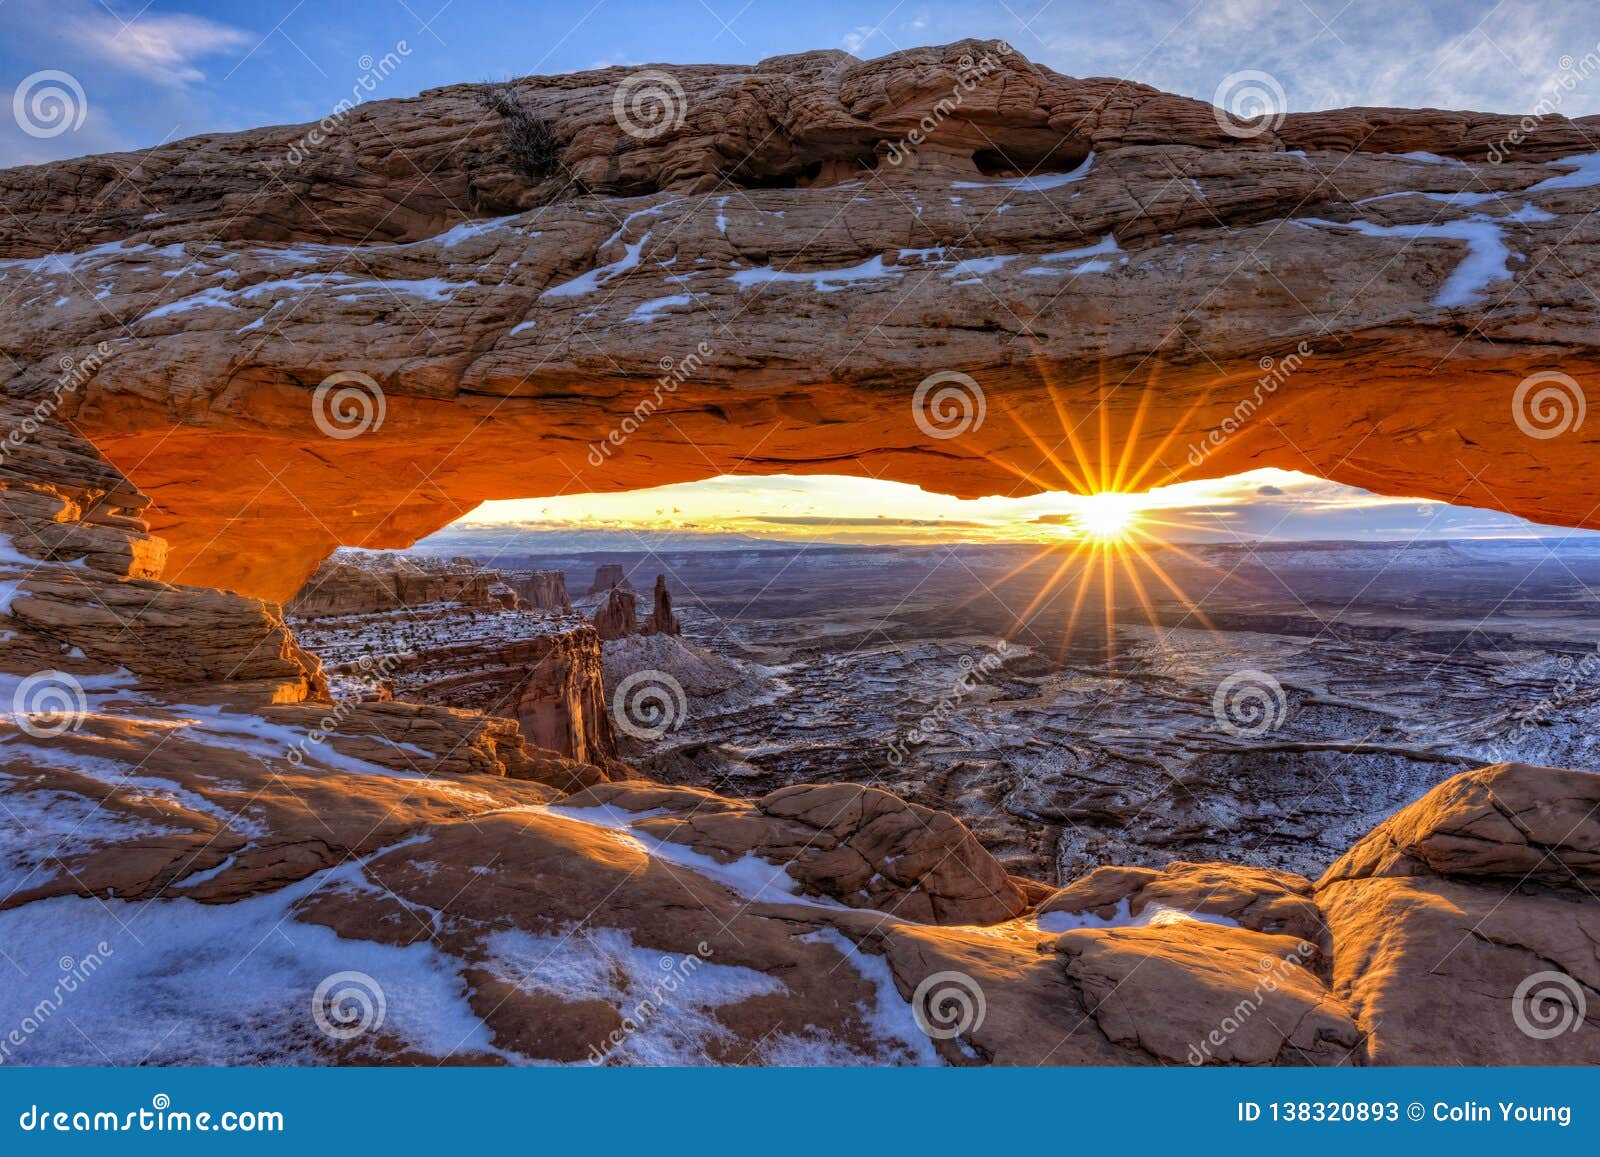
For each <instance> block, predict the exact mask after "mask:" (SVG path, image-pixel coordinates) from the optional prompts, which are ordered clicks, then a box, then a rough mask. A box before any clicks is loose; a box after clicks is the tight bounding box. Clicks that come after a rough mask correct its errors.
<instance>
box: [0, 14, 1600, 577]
mask: <svg viewBox="0 0 1600 1157" xmlns="http://www.w3.org/2000/svg"><path fill="white" fill-rule="evenodd" d="M669 71H670V72H672V73H673V75H674V76H675V77H676V80H677V82H678V84H679V85H680V86H681V88H682V89H683V93H684V96H683V108H682V110H683V118H682V123H681V125H679V126H678V127H677V128H676V129H674V130H672V131H670V132H668V133H666V134H664V135H662V136H660V137H657V138H653V139H649V140H640V139H635V138H633V137H630V136H629V135H628V134H627V133H626V132H624V131H623V129H622V128H621V127H619V125H618V123H617V121H616V118H615V116H614V114H613V111H612V109H611V106H610V94H611V93H612V91H613V90H614V88H615V86H616V83H617V81H618V79H619V76H620V74H619V73H618V72H616V71H615V70H607V71H603V72H598V73H586V74H580V75H577V76H571V77H562V78H530V79H528V80H524V81H521V82H519V83H518V89H519V91H520V93H521V95H522V98H523V99H524V100H525V101H526V102H527V103H528V104H529V106H530V107H532V108H535V109H536V110H537V111H538V113H539V115H542V116H544V117H546V118H547V119H548V120H549V121H550V122H551V124H552V125H553V127H554V128H555V130H556V132H557V135H558V136H559V138H560V139H561V140H562V141H563V145H564V153H563V157H562V165H563V169H562V173H561V175H560V176H558V177H556V178H552V179H551V180H547V181H542V182H541V181H536V180H534V179H533V178H530V177H527V176H525V175H523V174H522V173H520V172H519V171H518V170H517V169H516V167H515V165H514V163H513V160H514V159H512V158H508V157H507V156H506V155H505V149H504V143H503V132H502V130H501V128H500V126H499V124H498V121H497V119H496V116H495V115H494V114H492V113H489V112H487V111H486V109H485V107H484V105H483V102H482V100H481V96H480V93H479V91H478V86H470V85H465V86H455V87H452V88H447V89H440V90H435V91H433V92H430V93H426V94H424V95H422V96H420V97H417V98H415V99H412V100H403V101H380V102H373V103H371V104H368V105H364V106H361V107H360V108H359V109H357V110H355V111H354V112H352V113H351V114H349V116H348V117H346V118H345V119H344V120H343V121H342V122H341V123H340V124H339V125H338V126H337V131H336V132H334V133H332V134H331V135H330V137H329V140H328V142H327V144H326V145H325V147H324V148H322V149H321V150H301V153H300V154H293V152H292V151H293V150H294V149H295V148H296V146H297V142H300V140H301V138H302V137H303V136H304V135H305V133H306V131H307V127H306V126H301V127H300V128H279V129H263V130H253V131H250V132H245V133H239V134H231V135H227V136H212V137H203V138H197V139H195V140H192V141H185V142H179V143H177V144H174V145H169V146H165V147H163V148H161V149H157V150H154V151H152V152H151V153H148V154H143V155H141V156H138V157H134V156H131V155H112V156H106V157H93V158H86V159H84V160H81V161H73V162H65V163H61V164H57V165H52V166H43V167H35V168H23V169H15V170H10V171H7V172H4V173H0V204H3V205H4V206H5V207H6V209H7V213H6V214H5V216H4V217H3V219H0V253H4V254H5V255H6V260H5V261H4V264H0V278H3V280H0V293H3V294H5V295H6V297H7V298H8V299H9V300H10V301H11V302H12V304H13V308H12V309H11V311H10V312H9V313H8V315H7V318H6V320H5V321H4V322H3V323H0V345H3V347H4V349H5V352H6V353H7V355H8V356H7V359H6V360H5V361H4V363H0V380H3V383H4V387H5V389H6V392H7V393H8V394H10V395H11V396H14V397H20V398H28V399H50V398H52V397H55V396H59V397H60V398H61V406H60V411H61V413H62V415H63V416H65V417H68V418H70V420H71V421H72V423H73V424H74V426H75V428H76V429H77V430H79V431H80V432H82V433H84V434H86V435H87V436H88V437H89V438H91V439H92V440H93V441H94V443H95V445H96V446H97V447H98V448H99V449H100V450H101V451H102V452H103V453H104V454H105V455H106V456H107V458H108V459H109V460H110V461H111V462H113V463H114V464H116V465H117V466H118V467H119V468H120V469H122V470H123V471H124V472H125V473H126V474H127V476H128V477H129V478H130V479H131V480H132V482H133V483H134V484H135V485H137V486H138V487H139V488H141V489H142V490H143V491H144V492H146V493H147V494H149V495H150V496H151V498H152V499H153V503H152V506H151V508H150V511H149V514H148V517H149V520H150V523H151V526H152V529H153V530H154V531H155V532H156V533H158V534H160V535H161V536H162V537H164V538H166V539H167V540H168V542H169V544H170V551H171V555H170V565H169V569H168V575H169V577H170V578H172V579H175V580H176V581H180V582H187V583H195V584H200V585H213V586H221V587H226V588H231V589H234V590H238V591H241V592H245V593H250V594H255V595H260V596H264V597H270V598H277V599H282V598H285V597H287V596H288V595H289V594H290V593H292V591H293V590H294V589H295V587H296V586H297V584H298V583H299V581H300V580H301V579H302V578H303V577H304V576H305V575H306V574H307V573H309V571H310V569H311V568H312V567H313V566H314V565H315V564H316V562H317V561H318V560H319V559H320V558H321V557H323V556H325V555H326V554H327V553H328V552H329V551H330V550H331V549H332V548H333V547H334V546H335V545H338V544H340V543H346V544H358V545H366V546H384V547H397V546H404V545H407V544H409V543H410V542H411V541H413V540H414V539H415V538H417V537H418V536H420V535H423V534H425V533H428V532H430V531H432V530H434V529H436V528H438V527H439V526H441V525H443V524H445V523H447V522H449V521H451V520H453V519H455V518H457V517H459V516H460V515H461V514H463V513H465V512H466V511H467V510H470V509H471V507H472V506H473V505H475V504H476V503H477V502H479V501H482V500H484V499H489V498H507V497H528V496H537V495H541V494H552V493H560V492H571V491H572V490H574V489H594V490H618V489H629V488H636V487H640V486H644V485H654V484H659V483H662V482H670V481H684V480H690V479H695V478H702V477H707V476H710V475H713V474H717V473H724V472H739V471H743V472H764V473H772V472H780V471H782V472H793V473H807V472H833V473H841V472H842V473H851V472H856V473H869V474H872V475H875V476H881V477H888V478H892V479H898V480H902V481H907V482H914V483H918V484H921V485H924V486H927V487H930V488H932V489H936V490H941V491H944V492H948V493H954V494H959V495H966V496H974V495H979V494H993V493H1012V492H1015V493H1028V492H1032V491H1036V490H1039V489H1052V488H1069V489H1076V488H1084V487H1088V488H1100V487H1103V486H1105V485H1107V484H1110V483H1114V482H1115V483H1118V484H1120V485H1123V486H1128V485H1139V486H1148V485H1151V484H1154V483H1156V482H1159V481H1163V480H1168V479H1170V478H1172V477H1200V476H1214V475H1221V474H1228V473H1233V472H1236V471H1239V470H1242V469H1247V468H1251V467H1255V466H1264V465H1276V466H1282V467H1286V468H1291V469H1300V470H1307V471H1310V472H1314V473H1318V474H1321V475H1324V476H1326V477H1329V478H1332V479H1335V480H1338V481H1343V482H1350V483H1354V484H1356V485H1360V486H1364V487H1368V488H1371V489H1374V490H1379V491H1384V492H1389V493H1396V494H1407V495H1416V496H1422V497H1432V498H1439V499H1444V500H1447V501H1459V502H1464V503H1470V504H1473V505H1480V506H1489V507H1497V508H1500V509H1505V510H1508V511H1512V512H1514V513H1517V514H1521V515H1525V516H1528V517H1532V518H1536V519H1540V520H1543V521H1547V522H1556V523H1564V524H1567V525H1573V526H1593V525H1596V511H1595V507H1596V505H1597V504H1600V487H1597V484H1596V483H1595V481H1594V474H1593V471H1592V470H1591V469H1589V467H1590V466H1592V463H1593V461H1594V449H1595V445H1596V435H1595V434H1594V430H1595V429H1596V427H1595V426H1594V425H1593V424H1592V423H1591V424H1589V425H1588V426H1587V427H1585V426H1583V425H1577V424H1575V421H1576V417H1577V413H1576V411H1575V410H1572V409H1569V410H1568V411H1567V412H1566V413H1565V415H1563V413H1561V412H1560V411H1553V412H1551V414H1548V415H1546V416H1547V417H1548V420H1549V423H1550V424H1551V425H1557V424H1559V425H1562V428H1563V430H1564V432H1562V433H1560V434H1559V435H1558V436H1553V437H1536V436H1530V435H1529V434H1528V433H1527V432H1525V430H1526V428H1527V427H1528V425H1529V423H1527V422H1524V423H1523V424H1522V425H1519V423H1518V420H1517V417H1518V415H1517V413H1516V412H1515V409H1514V402H1513V400H1514V398H1515V397H1516V393H1517V389H1518V386H1519V384H1520V383H1521V382H1522V381H1523V380H1524V379H1526V378H1527V377H1528V376H1529V375H1530V374H1533V373H1538V372H1544V373H1548V374H1561V375H1565V377H1564V378H1563V379H1552V380H1557V381H1559V382H1563V383H1565V382H1570V383H1572V386H1571V387H1570V388H1569V387H1568V386H1566V385H1564V384H1563V385H1561V386H1560V387H1559V388H1560V390H1562V391H1565V392H1564V393H1563V394H1562V396H1563V397H1566V398H1567V400H1568V401H1569V403H1570V405H1572V406H1576V405H1580V404H1581V403H1582V402H1583V401H1584V400H1585V399H1584V398H1583V396H1582V389H1583V384H1584V383H1585V382H1587V381H1589V380H1592V378H1593V376H1594V369H1595V367H1596V361H1597V358H1596V335H1597V330H1596V327H1595V325H1594V298H1593V295H1592V293H1591V292H1590V291H1589V290H1588V289H1587V288H1586V287H1585V284H1584V282H1585V279H1586V277H1588V276H1589V275H1590V274H1591V273H1592V271H1593V268H1594V265H1595V258H1594V256H1593V252H1594V245H1595V241H1596V238H1597V235H1600V225H1597V224H1596V223H1595V221H1596V218H1595V217H1594V214H1593V210H1594V208H1595V202H1596V199H1597V196H1600V194H1597V193H1596V185H1595V184H1593V183H1591V182H1590V177H1589V176H1588V174H1589V172H1590V170H1589V169H1588V168H1585V167H1584V166H1585V164H1587V162H1585V161H1584V160H1583V159H1582V157H1581V154H1586V153H1588V152H1590V151H1592V145H1591V144H1590V142H1589V137H1590V135H1591V134H1592V132H1593V127H1594V126H1593V125H1592V124H1591V123H1590V122H1592V121H1593V120H1594V119H1595V118H1589V119H1588V120H1585V121H1571V122H1569V121H1565V120H1563V119H1561V118H1548V119H1547V120H1545V121H1544V122H1541V123H1540V124H1539V125H1538V126H1537V131H1536V132H1533V133H1531V134H1527V133H1525V134H1523V135H1524V136H1525V138H1526V139H1525V140H1524V142H1523V143H1522V144H1521V145H1520V146H1518V147H1517V148H1515V149H1511V150H1509V154H1508V156H1506V157H1505V159H1503V160H1500V158H1501V154H1502V153H1506V152H1507V150H1506V148H1505V142H1506V141H1507V140H1508V139H1510V138H1511V137H1512V136H1513V134H1515V133H1517V131H1518V122H1517V121H1516V120H1515V119H1513V118H1507V117H1495V116H1484V115H1479V114H1468V113H1444V112H1438V111H1432V110H1422V111H1414V110H1374V109H1353V110H1342V111H1339V112H1332V113H1318V114H1301V115H1294V116H1289V117H1287V118H1284V119H1283V120H1282V122H1281V123H1280V124H1278V125H1277V126H1276V127H1275V128H1271V127H1266V126H1262V127H1261V131H1258V132H1257V131H1253V130H1252V133H1251V134H1250V135H1243V136H1240V135H1233V134H1230V133H1229V132H1227V131H1224V128H1223V126H1222V125H1221V124H1220V123H1219V122H1218V120H1217V118H1216V116H1215V115H1214V113H1213V110H1211V109H1210V108H1209V106H1207V105H1205V104H1204V103H1202V102H1197V101H1193V100H1188V99H1186V98H1181V97H1176V96H1171V95H1168V94H1163V93H1159V92H1156V91H1155V90H1152V89H1149V88H1147V87H1144V86H1140V85H1133V84H1128V83H1126V82H1120V81H1110V80H1077V79H1073V78H1069V77H1064V76H1060V75H1057V74H1055V73H1053V72H1050V71H1049V70H1048V69H1044V68H1042V67H1040V66H1037V65H1034V64H1031V63H1030V62H1028V61H1026V60H1024V59H1023V58H1022V57H1021V56H1020V55H1019V54H1017V53H1015V52H1013V51H1010V50H1008V49H1005V48H1004V46H1001V45H998V44H997V43H985V42H976V41H971V42H964V43H962V44H957V45H951V46H947V47H945V48H930V49H919V50H915V51H912V52H905V53H897V54H894V55H892V56H888V57H884V58H881V59H879V60H874V61H867V62H862V61H857V60H855V59H854V58H852V57H849V56H847V55H846V54H843V53H838V52H822V53H810V54H804V55H801V56H797V57H785V58H781V59H777V60H773V61H767V62H763V63H762V64H760V65H757V66H754V67H751V68H736V67H703V68H678V69H672V70H669ZM969 82H970V83H969ZM954 92H959V93H960V94H961V100H960V103H959V105H958V106H957V107H955V108H954V109H953V110H951V109H949V108H948V105H949V97H950V94H952V93H954ZM941 101H943V102H945V106H946V112H945V115H943V117H942V119H939V118H935V121H934V122H929V121H928V120H927V119H926V118H929V117H930V116H931V115H932V114H933V113H934V112H936V111H937V110H938V109H939V108H940V107H941V104H940V102H941ZM927 123H935V126H936V127H934V128H933V129H932V130H931V131H929V132H928V133H927V134H926V136H927V140H926V142H925V143H924V144H923V145H922V146H921V147H920V148H908V147H903V146H904V145H905V139H906V137H907V134H910V133H913V132H915V131H917V129H918V126H919V124H927ZM779 142H781V144H780V143H779ZM1049 142H1053V144H1050V143H1049ZM891 146H893V149H891ZM866 153H871V154H872V155H873V156H874V157H875V158H876V159H877V164H876V167H874V168H872V169H870V170H868V169H866V168H864V167H860V168H858V169H856V170H854V172H855V173H856V174H857V175H856V176H854V177H852V176H851V173H852V170H850V168H849V164H850V163H855V164H858V165H859V164H860V161H861V157H862V156H863V155H865V154H866ZM892 153H898V154H899V155H900V156H901V161H900V163H898V164H896V163H892V160H891V159H888V158H890V156H891V154H892ZM293 155H300V156H301V157H302V159H301V160H300V161H299V163H298V164H293V163H290V160H291V158H292V156H293ZM996 157H1000V158H1006V157H1011V158H1012V159H1013V160H1014V161H1015V164H1016V166H1017V168H1018V169H1019V170H1021V171H1023V172H1033V173H1035V176H1034V177H1033V178H1032V179H1031V180H1030V179H1028V178H1025V177H1010V178H1008V177H1005V176H996V175H995V172H996V165H997V164H999V163H1000V162H997V160H996ZM975 158H976V159H975ZM1079 158H1087V159H1085V160H1080V159H1079ZM1574 158H1575V159H1574ZM1496 160H1500V163H1494V162H1495V161H1496ZM813 170H814V171H813ZM1062 170H1067V171H1062ZM785 174H788V176H785ZM795 174H798V176H796V175H795ZM791 178H792V179H791ZM668 359H670V368H664V366H665V365H666V363H667V360H668ZM63 367H69V368H66V369H63ZM936 371H955V372H959V373H961V374H964V375H967V377H969V378H970V379H971V380H972V381H974V382H976V383H977V384H978V386H979V388H981V390H982V392H983V398H984V402H985V407H986V410H985V415H984V419H983V422H982V424H981V425H975V426H973V427H972V428H970V429H968V430H966V432H965V433H963V434H961V435H960V436H959V437H951V438H941V437H930V436H929V434H928V433H927V432H926V431H925V430H924V429H923V428H920V427H919V425H918V424H917V423H916V422H915V421H914V420H913V418H914V415H913V413H912V404H911V400H912V397H913V394H914V391H915V389H916V387H917V385H918V383H919V382H921V381H922V380H923V379H924V378H926V377H927V376H928V375H929V374H930V373H933V372H936ZM340 373H344V374H351V373H354V374H359V375H364V376H365V379H366V380H370V381H371V382H372V383H374V384H375V388H376V389H377V390H381V392H382V402H383V415H382V422H381V424H376V423H374V424H372V426H371V428H369V429H367V430H366V432H364V433H362V434H360V436H358V437H350V438H342V437H330V436H328V434H327V433H326V432H325V430H324V428H321V427H319V426H318V424H317V422H316V421H315V420H314V419H315V416H316V415H315V409H316V406H315V405H314V398H315V391H316V388H317V386H318V385H319V383H321V382H323V381H324V380H326V379H327V378H328V377H329V376H330V375H334V374H340ZM80 378H81V380H78V379H80ZM64 380H66V381H70V383H71V384H70V386H69V388H67V389H66V390H65V391H63V389H62V384H63V381H64ZM1269 381H1270V387H1269V388H1264V386H1263V383H1264V382H1269ZM1573 389H1575V390H1576V391H1577V393H1576V394H1575V395H1574V394H1573V393H1572V390H1573ZM1526 401H1527V399H1526V398H1525V399H1524V402H1526ZM635 426H636V427H637V428H634V427H635ZM624 429H626V430H628V431H629V432H628V433H627V435H626V437H625V438H624V439H622V440H621V441H620V442H617V440H616V439H615V438H613V440H612V442H611V443H607V438H608V436H609V435H612V434H613V432H614V431H622V430H624ZM337 432H338V433H341V434H342V433H346V432H348V431H347V430H346V429H340V430H338V431H337ZM939 432H940V433H943V432H944V431H942V430H941V431H939ZM1549 432H1550V429H1549V428H1548V427H1547V428H1543V429H1536V430H1535V433H1536V434H1548V433H1549ZM1224 433H1226V434H1227V436H1226V437H1222V434H1224ZM1135 435H1136V436H1135ZM1073 437H1075V438H1076V439H1077V440H1078V442H1079V443H1080V451H1081V453H1078V452H1074V449H1073V446H1072V438H1073ZM596 447H599V449H598V450H597V449H596ZM1082 456H1087V457H1088V458H1090V459H1092V460H1095V461H1098V460H1099V459H1101V458H1104V459H1106V460H1107V461H1109V462H1111V463H1120V462H1122V461H1123V460H1124V457H1125V456H1126V460H1127V463H1128V468H1127V469H1126V470H1124V471H1122V477H1121V478H1120V479H1118V478H1116V477H1115V474H1116V471H1115V470H1112V469H1108V470H1107V472H1106V475H1105V476H1104V477H1098V478H1097V477H1085V476H1084V472H1083V471H1082V470H1081V468H1080V467H1079V465H1078V462H1079V460H1080V457H1082ZM1553 478H1559V479H1560V480H1561V484H1560V485H1559V486H1554V485H1552V484H1551V479H1553Z"/></svg>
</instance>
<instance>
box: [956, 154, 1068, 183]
mask: <svg viewBox="0 0 1600 1157" xmlns="http://www.w3.org/2000/svg"><path fill="white" fill-rule="evenodd" d="M1093 168H1094V154H1093V153H1090V154H1089V155H1088V156H1087V157H1085V158H1084V159H1083V164H1081V165H1079V166H1078V167H1077V168H1076V169H1073V170H1072V171H1071V172H1070V173H1046V174H1044V175H1043V176H1039V177H1000V178H997V179H995V180H992V181H956V182H954V183H952V184H951V186H950V187H951V188H952V189H1022V190H1025V191H1027V192H1029V193H1043V192H1045V191H1047V190H1049V189H1059V188H1061V187H1062V186H1063V185H1070V184H1072V183H1073V182H1075V181H1081V180H1083V179H1084V178H1085V177H1087V176H1088V175H1089V173H1090V171H1091V170H1092V169H1093Z"/></svg>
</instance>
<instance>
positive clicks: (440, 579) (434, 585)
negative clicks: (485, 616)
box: [284, 555, 509, 618]
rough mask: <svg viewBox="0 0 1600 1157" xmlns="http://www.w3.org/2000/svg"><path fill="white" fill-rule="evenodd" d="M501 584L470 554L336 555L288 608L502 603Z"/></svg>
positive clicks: (350, 611) (313, 614)
mask: <svg viewBox="0 0 1600 1157" xmlns="http://www.w3.org/2000/svg"><path fill="white" fill-rule="evenodd" d="M497 584H501V579H500V575H499V574H497V573H496V572H494V571H488V570H483V569H482V568H480V567H479V566H478V565H477V564H476V563H473V562H472V561H471V560H470V559H452V560H444V559H426V558H408V557H404V556H391V555H386V556H379V557H377V558H361V559H358V558H355V557H339V556H335V557H333V558H329V559H325V560H324V561H323V562H322V563H321V565H319V566H318V567H317V569H316V570H315V571H314V572H313V573H312V575H311V577H310V578H309V579H307V580H306V584H305V586H303V587H301V588H300V590H299V591H298V592H296V594H295V596H294V598H292V599H290V600H289V602H288V603H287V604H285V606H284V610H285V611H286V612H287V613H288V614H289V615H291V616H293V617H298V618H320V617H323V616H328V615H366V614H374V613H377V612H380V611H395V610H401V609H403V608H407V607H420V606H426V605H427V604H429V603H444V602H449V603H460V604H461V605H462V606H466V607H477V608H480V609H488V608H491V607H497V608H498V607H503V606H504V603H503V600H502V599H501V597H500V596H499V595H497V594H496V592H495V589H494V588H495V587H496V585H497ZM508 593H509V592H508Z"/></svg>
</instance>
